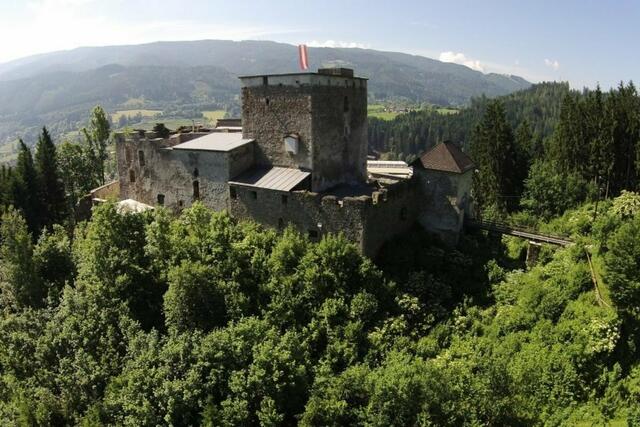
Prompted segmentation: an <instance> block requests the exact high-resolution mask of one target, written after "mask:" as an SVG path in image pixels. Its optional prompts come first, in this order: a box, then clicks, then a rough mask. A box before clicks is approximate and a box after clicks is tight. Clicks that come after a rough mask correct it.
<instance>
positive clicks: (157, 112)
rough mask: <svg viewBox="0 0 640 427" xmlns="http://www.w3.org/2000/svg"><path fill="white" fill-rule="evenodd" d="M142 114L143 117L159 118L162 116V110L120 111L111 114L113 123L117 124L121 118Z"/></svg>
mask: <svg viewBox="0 0 640 427" xmlns="http://www.w3.org/2000/svg"><path fill="white" fill-rule="evenodd" d="M138 114H140V115H141V116H142V117H157V116H159V115H161V114H162V110H118V111H116V112H115V113H112V114H111V121H113V122H114V123H117V122H118V120H120V117H122V116H125V117H135V116H137V115H138Z"/></svg>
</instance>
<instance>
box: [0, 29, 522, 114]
mask: <svg viewBox="0 0 640 427" xmlns="http://www.w3.org/2000/svg"><path fill="white" fill-rule="evenodd" d="M309 59H310V63H311V64H310V65H311V67H312V68H317V67H320V66H326V65H343V66H349V67H352V68H354V69H355V70H356V72H357V74H358V75H362V76H365V77H369V78H370V79H371V88H372V89H373V90H374V92H378V93H382V92H388V93H383V95H388V96H405V97H407V98H412V97H421V98H422V100H424V101H427V102H430V101H433V102H434V103H439V104H464V103H466V102H468V100H469V99H470V98H471V97H473V96H479V95H482V94H485V95H487V96H497V95H504V94H506V93H510V92H513V91H515V90H519V89H523V88H526V87H528V86H529V85H530V83H529V82H527V81H526V80H524V79H523V78H521V77H517V76H506V75H500V74H483V73H481V72H479V71H474V70H472V69H470V68H467V67H465V66H463V65H458V64H453V63H445V62H441V61H437V60H435V59H430V58H426V57H422V56H416V55H409V54H405V53H398V52H382V51H376V50H371V49H358V48H349V49H346V48H309ZM110 64H119V65H123V66H127V67H128V66H167V67H180V68H186V67H197V66H215V67H218V68H222V69H225V70H227V71H228V72H230V73H232V74H236V75H240V74H267V73H283V72H291V71H295V70H297V69H298V65H297V50H296V47H295V46H292V45H289V44H284V43H276V42H270V41H241V42H234V41H226V40H201V41H189V42H156V43H149V44H142V45H128V46H106V47H82V48H77V49H73V50H69V51H60V52H53V53H47V54H42V55H36V56H31V57H27V58H23V59H19V60H15V61H11V62H8V63H5V64H0V80H4V81H6V80H16V79H22V78H26V77H34V76H37V75H42V74H45V73H51V72H60V71H72V72H80V71H88V70H92V69H97V68H100V67H102V66H105V65H110ZM454 85H455V86H454ZM445 88H446V89H447V91H446V92H445V91H444V90H443V89H445ZM437 98H443V99H439V100H438V99H437ZM436 101H447V102H436Z"/></svg>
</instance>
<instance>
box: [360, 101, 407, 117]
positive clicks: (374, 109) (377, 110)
mask: <svg viewBox="0 0 640 427" xmlns="http://www.w3.org/2000/svg"><path fill="white" fill-rule="evenodd" d="M384 109H385V106H384V105H382V104H369V106H368V107H367V115H368V116H369V117H377V118H379V119H382V120H393V119H395V118H396V116H397V115H398V114H400V113H397V112H395V111H384Z"/></svg>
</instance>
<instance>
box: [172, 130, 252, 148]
mask: <svg viewBox="0 0 640 427" xmlns="http://www.w3.org/2000/svg"><path fill="white" fill-rule="evenodd" d="M253 141H254V140H253V139H244V138H242V134H241V133H236V132H212V133H210V134H207V135H204V136H201V137H199V138H196V139H192V140H191V141H187V142H183V143H182V144H178V145H174V146H173V149H174V150H194V151H231V150H234V149H236V148H238V147H242V146H243V145H245V144H248V143H250V142H253Z"/></svg>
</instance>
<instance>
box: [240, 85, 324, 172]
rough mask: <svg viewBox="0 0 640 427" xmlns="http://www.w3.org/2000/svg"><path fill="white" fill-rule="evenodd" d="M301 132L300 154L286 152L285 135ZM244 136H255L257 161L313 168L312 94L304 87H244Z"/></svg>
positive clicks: (272, 164) (268, 164)
mask: <svg viewBox="0 0 640 427" xmlns="http://www.w3.org/2000/svg"><path fill="white" fill-rule="evenodd" d="M292 133H295V134H298V136H299V141H300V143H299V146H298V154H295V155H293V154H290V153H287V152H286V151H285V149H284V137H285V136H287V135H289V134H292ZM242 136H243V137H244V138H255V139H256V151H255V161H256V164H258V165H267V166H283V167H293V168H301V169H305V170H311V169H312V167H313V164H312V158H311V150H312V144H313V130H312V123H311V96H310V94H309V93H308V92H307V91H305V90H302V89H301V88H294V87H282V88H281V87H274V86H258V87H253V88H243V89H242Z"/></svg>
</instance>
